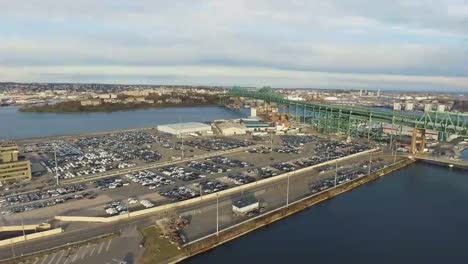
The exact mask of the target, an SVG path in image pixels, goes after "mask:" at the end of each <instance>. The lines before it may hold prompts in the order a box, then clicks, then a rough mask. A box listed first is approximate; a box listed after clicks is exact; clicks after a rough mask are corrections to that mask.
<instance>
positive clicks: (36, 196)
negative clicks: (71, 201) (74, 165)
mask: <svg viewBox="0 0 468 264" xmlns="http://www.w3.org/2000/svg"><path fill="white" fill-rule="evenodd" d="M84 190H86V186H84V185H81V184H77V185H71V186H67V187H59V188H51V189H47V190H43V191H35V192H30V193H27V194H19V195H11V196H8V197H2V198H0V207H5V206H12V205H17V204H22V203H28V202H31V201H40V200H45V199H48V198H51V197H59V196H64V195H67V194H72V193H75V192H81V191H84Z"/></svg>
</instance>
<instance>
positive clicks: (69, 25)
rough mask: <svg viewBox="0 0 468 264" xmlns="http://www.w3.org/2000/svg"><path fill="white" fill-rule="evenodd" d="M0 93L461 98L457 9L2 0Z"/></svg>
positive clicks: (419, 2)
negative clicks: (239, 89) (109, 88)
mask: <svg viewBox="0 0 468 264" xmlns="http://www.w3.org/2000/svg"><path fill="white" fill-rule="evenodd" d="M1 6H2V8H1V9H0V23H1V24H2V27H0V39H1V41H0V82H9V81H12V82H55V83H57V82H67V83H73V82H81V83H115V84H156V85H157V84H167V85H209V86H217V85H219V86H232V85H239V86H272V87H284V88H328V89H361V88H362V89H379V88H380V89H382V90H407V91H408V90H419V91H421V90H427V91H459V92H467V91H468V63H467V62H468V27H467V21H468V3H467V2H466V1H464V0H442V1H437V2H434V1H429V0H413V1H403V0H402V1H384V0H352V1H337V0H332V1H276V0H275V1H260V0H259V1H241V0H239V1H222V0H218V1H214V0H213V1H209V0H205V1H171V2H166V1H149V0H142V1H132V0H120V1H110V0H109V1H92V0H81V1H70V0H61V1H59V0H29V1H25V0H17V1H2V4H1Z"/></svg>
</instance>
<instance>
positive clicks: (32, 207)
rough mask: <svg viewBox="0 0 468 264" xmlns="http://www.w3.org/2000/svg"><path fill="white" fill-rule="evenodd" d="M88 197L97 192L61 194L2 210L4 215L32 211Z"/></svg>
mask: <svg viewBox="0 0 468 264" xmlns="http://www.w3.org/2000/svg"><path fill="white" fill-rule="evenodd" d="M85 197H87V198H88V199H94V198H96V197H97V194H93V193H91V192H81V193H76V194H74V195H73V194H71V195H65V196H60V197H57V198H54V199H48V200H43V201H37V202H34V203H30V204H27V205H21V206H16V207H12V208H11V209H8V210H4V211H2V212H1V214H2V215H8V214H11V213H21V212H26V211H31V210H35V209H39V208H44V207H48V206H54V205H57V204H63V203H66V202H68V201H73V200H80V199H83V198H85Z"/></svg>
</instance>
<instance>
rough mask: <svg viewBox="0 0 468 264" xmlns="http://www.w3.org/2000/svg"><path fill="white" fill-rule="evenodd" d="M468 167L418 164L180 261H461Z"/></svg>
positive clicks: (467, 234)
mask: <svg viewBox="0 0 468 264" xmlns="http://www.w3.org/2000/svg"><path fill="white" fill-rule="evenodd" d="M467 206H468V173H467V172H466V171H461V170H456V169H447V168H444V167H439V166H433V165H428V164H423V163H418V164H414V165H411V166H410V167H407V168H404V169H402V170H400V171H397V172H394V173H392V174H390V175H388V176H386V177H384V178H382V179H380V180H378V181H376V182H372V183H369V184H366V185H363V186H361V187H359V188H357V189H354V190H353V191H351V192H348V193H345V194H342V195H340V196H338V197H336V198H333V199H331V200H329V201H326V202H323V203H321V204H318V205H316V206H314V207H311V208H308V209H306V210H304V211H302V212H300V213H298V214H296V215H293V216H291V217H288V218H286V219H283V220H281V221H279V222H276V223H274V224H272V225H270V226H268V227H265V228H262V229H259V230H257V231H254V232H252V233H250V234H247V235H245V236H243V237H241V238H238V239H236V240H233V241H231V242H228V243H226V244H224V245H221V246H219V247H218V248H215V249H213V250H211V251H208V252H206V253H204V254H201V255H198V256H195V257H193V258H192V259H189V260H187V261H185V263H190V264H199V263H200V264H201V263H224V264H226V263H369V264H371V263H372V264H374V263H392V264H393V263H426V264H427V263H466V260H467V259H468V224H467V223H468V210H467Z"/></svg>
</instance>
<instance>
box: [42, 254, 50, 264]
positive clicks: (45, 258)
mask: <svg viewBox="0 0 468 264" xmlns="http://www.w3.org/2000/svg"><path fill="white" fill-rule="evenodd" d="M48 257H49V255H45V257H44V259H43V260H42V262H41V264H44V263H45V261H46V260H47V258H48Z"/></svg>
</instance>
